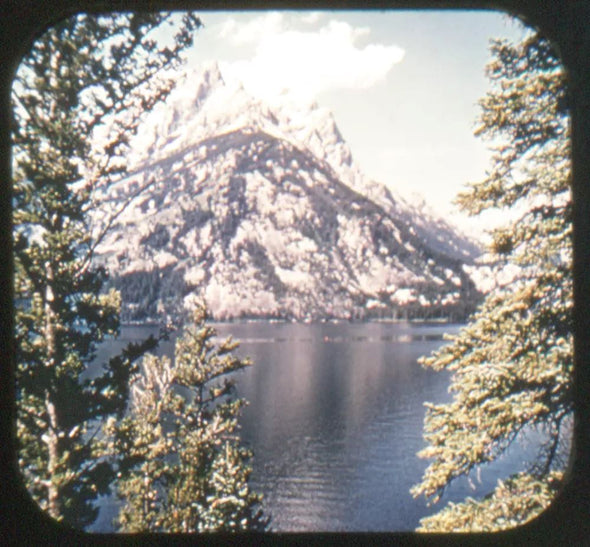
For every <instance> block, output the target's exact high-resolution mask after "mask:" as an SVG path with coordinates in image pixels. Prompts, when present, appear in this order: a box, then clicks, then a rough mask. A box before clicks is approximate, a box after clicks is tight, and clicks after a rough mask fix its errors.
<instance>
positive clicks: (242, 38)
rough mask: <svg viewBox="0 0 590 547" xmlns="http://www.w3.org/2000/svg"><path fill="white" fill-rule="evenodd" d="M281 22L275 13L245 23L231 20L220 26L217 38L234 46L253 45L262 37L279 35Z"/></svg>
mask: <svg viewBox="0 0 590 547" xmlns="http://www.w3.org/2000/svg"><path fill="white" fill-rule="evenodd" d="M283 21H284V17H283V15H282V14H281V13H279V12H276V11H271V12H268V13H266V14H265V15H262V16H260V17H255V18H254V19H252V20H250V21H248V22H247V23H238V22H237V21H236V20H235V19H233V18H232V19H228V20H227V21H226V22H225V23H224V24H223V25H222V26H221V30H220V32H219V36H220V37H221V38H225V39H229V40H230V41H231V42H232V43H234V44H236V45H240V44H247V43H255V42H257V41H258V40H260V38H261V37H262V36H268V35H274V34H277V33H280V32H281V30H282V28H283Z"/></svg>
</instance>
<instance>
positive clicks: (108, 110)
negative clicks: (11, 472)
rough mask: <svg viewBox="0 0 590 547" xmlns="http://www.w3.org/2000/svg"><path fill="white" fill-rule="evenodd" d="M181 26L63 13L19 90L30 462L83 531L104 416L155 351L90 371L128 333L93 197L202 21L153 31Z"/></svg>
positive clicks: (16, 134)
mask: <svg viewBox="0 0 590 547" xmlns="http://www.w3.org/2000/svg"><path fill="white" fill-rule="evenodd" d="M171 20H172V19H171V16H169V15H162V14H120V15H109V16H106V15H105V16H87V15H79V16H76V17H73V18H71V19H68V20H65V21H63V22H62V23H60V24H58V25H57V26H55V27H53V28H51V29H49V30H48V31H47V32H46V33H45V34H43V35H42V36H41V37H40V38H39V39H37V40H36V41H35V43H34V44H33V46H32V49H31V50H30V52H29V53H28V54H27V55H26V56H25V58H24V59H23V60H22V63H21V65H20V67H19V69H18V71H17V74H16V78H15V80H14V84H13V88H12V101H13V120H12V121H13V124H12V139H13V208H14V215H13V222H14V231H13V237H14V249H15V257H14V258H15V277H14V288H15V308H16V309H15V325H16V326H15V337H16V367H17V369H16V371H17V372H16V377H17V433H18V445H19V467H20V469H21V471H22V474H23V477H24V480H25V483H26V486H27V488H28V489H29V491H30V493H31V494H32V496H33V498H34V499H35V500H36V501H37V502H38V503H39V505H40V506H41V507H42V508H43V509H45V510H47V511H48V513H49V514H50V515H51V516H52V517H54V518H55V519H58V520H64V521H66V522H68V523H70V524H72V525H75V526H79V527H84V526H87V525H89V524H90V523H92V522H93V521H94V519H95V518H96V513H97V510H96V509H95V508H94V506H93V501H94V500H95V499H96V498H97V496H98V495H100V494H104V493H106V492H107V491H108V489H109V484H110V482H111V481H112V479H113V470H112V466H111V464H110V463H109V462H108V461H106V460H105V459H104V458H103V457H102V455H103V449H104V445H103V442H102V440H101V435H99V434H98V430H99V429H100V424H101V422H102V421H103V420H104V419H105V418H106V417H108V416H114V415H120V414H121V413H122V412H123V411H124V409H125V406H126V399H127V397H126V393H127V383H128V379H129V375H130V374H131V372H132V371H133V366H132V363H133V361H134V359H136V358H137V356H138V354H139V353H141V351H143V350H145V349H147V347H148V346H149V347H151V346H153V344H152V342H151V341H150V342H148V343H147V345H146V346H145V347H135V348H129V351H128V352H126V353H125V354H124V355H123V356H121V357H120V358H118V359H114V360H111V362H110V363H108V364H107V365H106V367H105V368H104V370H103V372H102V373H100V374H99V376H98V377H96V378H94V379H89V377H86V378H85V379H83V378H84V377H83V376H82V375H83V374H84V373H86V372H88V367H89V365H90V363H91V362H92V360H93V358H94V355H95V348H96V344H97V343H98V342H100V341H101V340H103V339H104V338H105V337H107V336H113V335H116V334H117V333H118V329H119V307H120V298H119V295H118V294H117V293H116V292H115V291H109V292H105V291H104V290H103V284H104V282H105V281H106V278H107V275H106V272H105V271H104V270H102V269H100V268H95V267H93V266H92V260H91V259H92V254H93V249H94V247H95V246H96V244H97V242H98V241H99V240H100V238H101V237H102V235H103V234H104V231H103V232H100V233H96V232H95V233H93V232H92V231H91V229H90V227H89V226H88V224H87V220H88V219H87V212H88V210H89V209H90V208H91V207H92V206H93V199H92V197H93V193H94V192H96V191H97V190H98V189H99V188H101V187H103V186H104V185H107V184H108V183H109V182H110V181H111V180H112V179H113V177H117V176H120V175H121V174H122V173H124V172H125V169H126V163H125V154H126V152H127V142H128V140H129V138H130V137H131V136H132V135H133V134H134V133H135V132H136V130H137V126H138V122H139V120H140V117H141V116H142V114H143V113H144V112H145V111H146V110H149V109H151V108H152V107H153V106H154V105H155V104H156V103H157V102H159V101H161V100H162V99H163V98H165V97H166V96H167V94H168V93H169V91H170V90H171V88H172V85H173V80H172V79H170V78H166V77H164V76H163V74H164V71H165V70H167V69H169V68H173V67H175V66H177V65H178V63H179V61H180V58H179V55H180V53H181V52H182V50H184V49H185V48H186V47H188V46H189V45H190V44H191V43H192V34H193V31H194V30H195V29H196V28H197V27H198V26H199V25H200V23H199V20H198V19H197V18H195V17H194V16H193V15H190V14H189V15H186V16H184V17H183V18H182V20H178V19H177V21H176V25H177V32H176V34H175V36H174V39H173V43H172V44H171V45H169V46H167V47H161V46H160V45H158V43H157V42H156V41H154V39H153V38H152V36H153V34H152V31H154V30H155V29H157V28H159V27H160V26H161V25H163V24H165V23H167V22H168V21H171ZM108 226H109V219H105V225H104V226H103V230H107V229H108Z"/></svg>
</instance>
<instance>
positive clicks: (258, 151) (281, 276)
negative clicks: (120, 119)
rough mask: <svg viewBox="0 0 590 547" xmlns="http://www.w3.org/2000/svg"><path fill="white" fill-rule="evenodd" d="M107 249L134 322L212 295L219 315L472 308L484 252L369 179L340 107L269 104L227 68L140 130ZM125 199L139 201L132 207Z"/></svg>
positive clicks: (102, 255) (113, 207) (118, 187)
mask: <svg viewBox="0 0 590 547" xmlns="http://www.w3.org/2000/svg"><path fill="white" fill-rule="evenodd" d="M129 161H130V163H131V166H132V167H131V170H130V174H129V176H128V177H126V178H125V179H124V180H121V181H120V182H118V183H116V184H113V185H111V186H110V187H108V188H107V189H105V190H104V191H103V193H102V194H101V195H99V207H98V209H97V213H96V216H95V222H96V224H97V225H99V224H100V223H101V222H102V221H104V218H107V217H109V216H112V215H113V214H114V213H115V212H116V211H122V212H121V213H120V214H118V215H117V217H116V221H115V224H114V226H113V229H112V230H110V232H109V234H108V236H107V237H106V238H105V239H104V241H102V243H101V245H100V246H99V248H98V258H97V260H98V261H99V262H102V263H104V264H106V265H107V266H108V268H109V270H110V272H111V275H112V279H113V283H114V284H115V285H116V286H117V287H118V288H119V289H120V290H121V293H122V297H123V319H124V320H136V321H140V320H147V319H150V318H155V317H157V316H158V315H161V314H162V313H164V314H169V315H172V316H176V315H178V314H182V313H183V310H186V309H188V308H190V307H191V306H192V305H193V303H194V301H195V300H204V301H205V302H206V303H207V305H208V307H209V308H210V310H211V312H212V314H213V317H214V318H216V319H229V318H237V317H275V318H285V319H292V320H313V319H329V318H363V317H378V316H382V317H400V316H403V317H414V316H420V317H438V316H452V317H454V318H457V317H460V316H463V315H464V314H465V313H466V312H469V311H471V310H472V309H473V306H474V303H475V302H476V301H477V299H478V297H479V293H477V291H476V289H475V286H474V284H473V282H472V280H471V279H470V277H469V275H468V274H467V273H466V271H465V269H464V266H465V265H469V264H472V262H473V259H474V258H475V256H476V255H477V254H478V252H479V250H478V248H477V246H476V245H475V244H473V243H472V242H471V241H469V240H468V239H467V238H465V237H463V236H462V235H460V234H459V233H457V231H456V230H454V229H453V228H452V227H451V226H449V225H448V224H447V223H446V222H445V221H444V220H443V219H441V218H438V217H436V215H435V214H434V213H432V212H431V211H428V209H427V207H426V206H425V205H423V204H422V205H420V204H413V205H411V204H410V203H409V202H408V201H405V200H404V199H403V198H402V197H401V196H399V195H394V194H393V193H392V192H391V191H390V190H388V189H387V187H386V186H384V185H383V184H380V183H377V182H374V181H371V180H368V179H367V178H366V177H365V176H364V175H363V174H362V172H361V171H360V169H359V168H358V167H357V165H356V164H355V162H354V161H353V158H352V154H351V152H350V150H349V148H348V146H347V144H346V143H345V142H344V140H343V138H342V135H341V134H340V132H339V131H338V128H337V126H336V123H335V121H334V119H333V117H332V115H331V114H330V113H329V112H328V111H327V110H325V109H322V108H319V107H318V106H317V105H315V104H312V105H308V106H306V107H304V108H301V107H296V106H294V105H290V104H288V103H287V102H284V103H282V104H281V103H277V104H273V105H270V104H264V103H263V102H261V101H259V100H256V99H254V98H253V97H251V96H250V95H248V93H246V91H245V90H244V89H243V88H241V87H240V86H239V85H237V84H234V85H229V84H226V83H225V82H224V80H223V77H222V75H221V73H220V71H219V69H218V67H217V66H216V65H210V66H208V67H206V68H204V69H202V70H201V71H200V72H194V73H191V74H188V75H186V76H185V78H184V82H183V83H181V84H180V85H179V86H178V88H177V90H176V91H175V93H174V94H173V95H172V96H171V97H170V100H169V101H168V102H167V104H166V105H164V106H163V107H162V108H160V109H159V110H157V111H155V112H153V113H152V114H151V115H150V116H148V118H147V119H146V122H145V124H144V125H143V126H142V128H141V129H140V131H139V133H138V136H137V137H136V138H135V140H134V141H133V153H132V155H130V157H129ZM125 204H127V205H126V206H125Z"/></svg>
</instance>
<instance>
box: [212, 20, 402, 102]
mask: <svg viewBox="0 0 590 547" xmlns="http://www.w3.org/2000/svg"><path fill="white" fill-rule="evenodd" d="M311 15H312V14H310V15H307V16H306V18H310V17H311ZM299 21H301V19H300V20H299ZM369 34H370V29H369V28H366V27H357V28H355V27H352V26H351V25H349V24H348V23H345V22H342V21H336V20H331V21H329V22H328V23H327V24H325V25H324V26H322V27H321V28H319V29H318V30H314V31H310V30H305V31H304V30H298V29H294V28H292V26H288V25H287V23H286V20H285V18H284V17H283V15H282V14H280V13H269V14H266V15H264V16H261V17H257V18H255V19H252V20H251V21H249V22H247V23H245V24H238V23H237V22H236V21H234V20H229V21H228V22H226V23H225V24H224V26H223V28H222V31H221V35H222V36H223V37H225V38H226V39H229V40H230V41H232V42H233V43H234V44H236V45H239V44H247V43H250V44H254V45H255V48H256V53H255V55H254V56H253V58H251V59H248V60H240V61H236V62H232V63H225V64H224V66H223V68H224V75H228V76H230V77H232V76H233V77H236V78H238V79H240V80H241V81H242V82H243V83H244V86H245V87H246V88H247V89H249V90H250V91H251V92H253V93H255V94H256V95H259V96H261V97H264V98H266V99H270V98H272V97H274V96H276V95H278V94H281V93H289V94H291V95H293V96H295V98H297V99H300V100H301V99H302V100H310V99H312V98H314V97H315V96H316V95H317V94H318V93H320V92H322V91H327V90H334V89H366V88H369V87H371V86H373V85H375V84H376V83H378V82H379V81H381V80H383V79H384V78H385V76H386V75H387V74H388V72H389V71H390V69H391V68H392V66H393V65H394V64H396V63H398V62H400V61H401V60H402V58H403V56H404V50H403V49H401V48H399V47H398V46H395V45H382V44H374V43H370V44H368V45H366V46H364V47H359V46H357V41H358V40H359V38H366V37H367V36H368V35H369Z"/></svg>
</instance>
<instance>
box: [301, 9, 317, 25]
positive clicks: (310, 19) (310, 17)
mask: <svg viewBox="0 0 590 547" xmlns="http://www.w3.org/2000/svg"><path fill="white" fill-rule="evenodd" d="M321 16H322V14H321V13H320V12H319V11H311V12H309V13H308V14H307V15H303V16H302V17H301V22H303V23H306V24H308V25H313V24H314V23H317V22H318V21H319V20H320V17H321Z"/></svg>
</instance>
